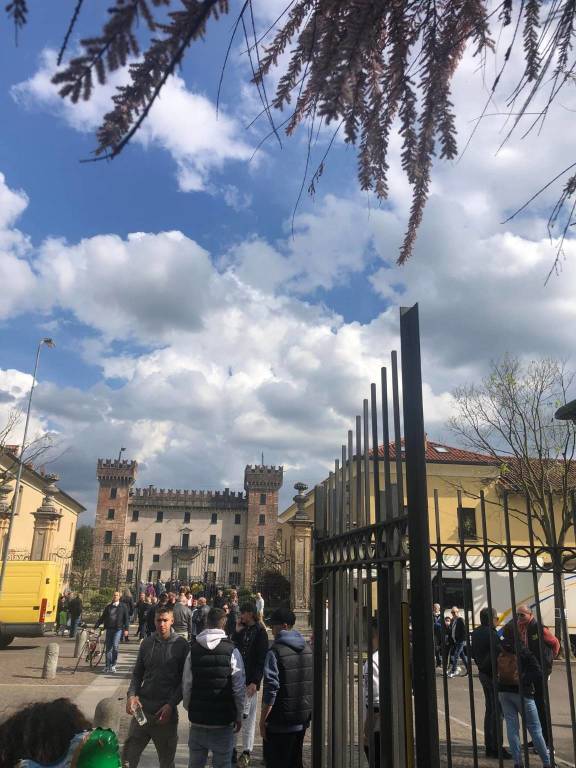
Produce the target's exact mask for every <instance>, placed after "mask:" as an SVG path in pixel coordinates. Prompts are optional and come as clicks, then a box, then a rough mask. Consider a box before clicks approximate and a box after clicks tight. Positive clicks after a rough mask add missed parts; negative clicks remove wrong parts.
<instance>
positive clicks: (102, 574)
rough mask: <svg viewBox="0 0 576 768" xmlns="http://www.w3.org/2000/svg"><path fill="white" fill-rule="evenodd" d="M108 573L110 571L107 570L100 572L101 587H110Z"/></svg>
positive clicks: (103, 569)
mask: <svg viewBox="0 0 576 768" xmlns="http://www.w3.org/2000/svg"><path fill="white" fill-rule="evenodd" d="M108 573H109V571H108V570H107V569H106V568H102V570H101V571H100V586H101V587H107V586H108Z"/></svg>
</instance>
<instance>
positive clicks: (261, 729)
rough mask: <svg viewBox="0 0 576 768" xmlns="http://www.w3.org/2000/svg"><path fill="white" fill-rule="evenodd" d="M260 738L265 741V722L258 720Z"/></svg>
mask: <svg viewBox="0 0 576 768" xmlns="http://www.w3.org/2000/svg"><path fill="white" fill-rule="evenodd" d="M260 736H261V737H262V739H263V740H264V741H265V740H266V720H262V719H260Z"/></svg>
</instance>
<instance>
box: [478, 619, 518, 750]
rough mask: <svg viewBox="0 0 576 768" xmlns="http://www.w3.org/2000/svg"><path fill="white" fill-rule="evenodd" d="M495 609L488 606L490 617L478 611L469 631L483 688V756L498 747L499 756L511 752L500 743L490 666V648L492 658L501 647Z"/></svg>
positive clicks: (499, 727) (499, 725) (499, 713)
mask: <svg viewBox="0 0 576 768" xmlns="http://www.w3.org/2000/svg"><path fill="white" fill-rule="evenodd" d="M497 625H498V612H497V611H496V610H494V608H493V609H492V620H490V611H489V609H488V608H482V610H481V611H480V626H479V627H476V629H475V630H474V631H473V632H472V638H471V646H472V658H473V659H474V661H475V662H476V666H477V667H478V677H479V679H480V684H481V686H482V690H483V692H484V704H485V707H484V747H485V749H486V757H494V758H497V757H498V753H499V751H501V753H502V759H503V760H509V759H510V758H511V754H510V753H509V752H508V750H507V749H504V748H503V747H502V710H501V709H500V704H499V703H498V692H497V690H495V687H494V675H493V667H492V649H493V651H494V662H496V660H497V658H498V654H499V653H500V650H501V644H500V637H499V635H498V633H497V631H496V627H497Z"/></svg>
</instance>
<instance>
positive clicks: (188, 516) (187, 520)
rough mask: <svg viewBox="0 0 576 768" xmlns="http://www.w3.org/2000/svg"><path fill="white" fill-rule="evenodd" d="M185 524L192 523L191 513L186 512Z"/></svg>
mask: <svg viewBox="0 0 576 768" xmlns="http://www.w3.org/2000/svg"><path fill="white" fill-rule="evenodd" d="M184 522H185V523H189V522H190V512H184Z"/></svg>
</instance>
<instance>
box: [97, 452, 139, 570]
mask: <svg viewBox="0 0 576 768" xmlns="http://www.w3.org/2000/svg"><path fill="white" fill-rule="evenodd" d="M137 470H138V465H137V463H136V462H135V461H126V460H119V459H98V465H97V470H96V476H97V478H98V502H97V505H96V523H95V526H94V554H93V561H92V565H93V569H94V571H95V573H96V574H97V575H98V576H99V577H100V581H101V583H106V584H108V583H112V584H113V585H115V582H118V581H119V580H121V579H120V573H116V571H119V570H120V569H121V568H122V567H123V565H124V563H123V562H122V563H121V562H120V561H121V560H123V548H124V547H123V545H124V542H125V539H126V522H127V519H128V503H129V500H130V489H131V487H132V486H133V484H134V481H135V480H136V473H137ZM121 553H122V554H121Z"/></svg>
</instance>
